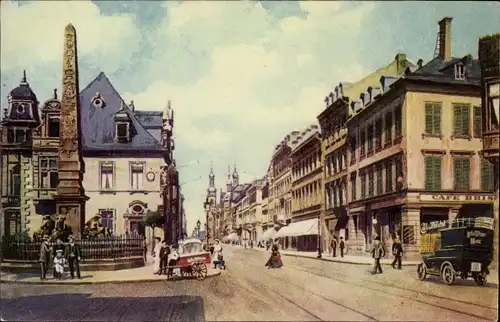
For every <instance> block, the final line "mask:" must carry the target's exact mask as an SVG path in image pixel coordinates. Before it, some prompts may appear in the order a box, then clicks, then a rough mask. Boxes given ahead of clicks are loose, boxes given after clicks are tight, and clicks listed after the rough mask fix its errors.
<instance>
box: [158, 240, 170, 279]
mask: <svg viewBox="0 0 500 322" xmlns="http://www.w3.org/2000/svg"><path fill="white" fill-rule="evenodd" d="M168 255H170V247H168V246H167V242H166V241H165V240H163V241H162V242H161V250H160V260H161V262H160V275H161V274H167V266H168Z"/></svg>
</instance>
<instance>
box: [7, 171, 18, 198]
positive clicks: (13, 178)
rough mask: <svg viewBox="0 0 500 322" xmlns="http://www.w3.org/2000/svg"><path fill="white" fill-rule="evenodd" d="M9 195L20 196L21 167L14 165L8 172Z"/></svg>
mask: <svg viewBox="0 0 500 322" xmlns="http://www.w3.org/2000/svg"><path fill="white" fill-rule="evenodd" d="M10 182H11V184H10V193H9V194H10V195H11V196H20V195H21V167H20V166H19V165H16V166H14V167H13V168H12V170H11V171H10Z"/></svg>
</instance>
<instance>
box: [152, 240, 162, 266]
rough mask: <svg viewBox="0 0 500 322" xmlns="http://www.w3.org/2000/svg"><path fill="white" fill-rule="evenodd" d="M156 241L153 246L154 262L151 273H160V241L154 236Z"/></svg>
mask: <svg viewBox="0 0 500 322" xmlns="http://www.w3.org/2000/svg"><path fill="white" fill-rule="evenodd" d="M155 240H156V243H155V248H154V264H153V273H154V274H159V273H160V267H161V266H160V264H161V243H160V240H161V239H160V238H159V237H155Z"/></svg>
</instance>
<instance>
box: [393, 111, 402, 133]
mask: <svg viewBox="0 0 500 322" xmlns="http://www.w3.org/2000/svg"><path fill="white" fill-rule="evenodd" d="M401 109H402V107H401V105H399V106H398V107H396V110H395V111H394V132H395V135H396V137H397V138H398V137H400V136H401V135H402V133H403V120H402V119H401V118H402V117H403V116H402V110H401Z"/></svg>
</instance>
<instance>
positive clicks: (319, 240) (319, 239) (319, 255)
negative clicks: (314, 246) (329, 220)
mask: <svg viewBox="0 0 500 322" xmlns="http://www.w3.org/2000/svg"><path fill="white" fill-rule="evenodd" d="M316 257H317V258H321V257H322V255H321V212H318V256H316Z"/></svg>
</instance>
